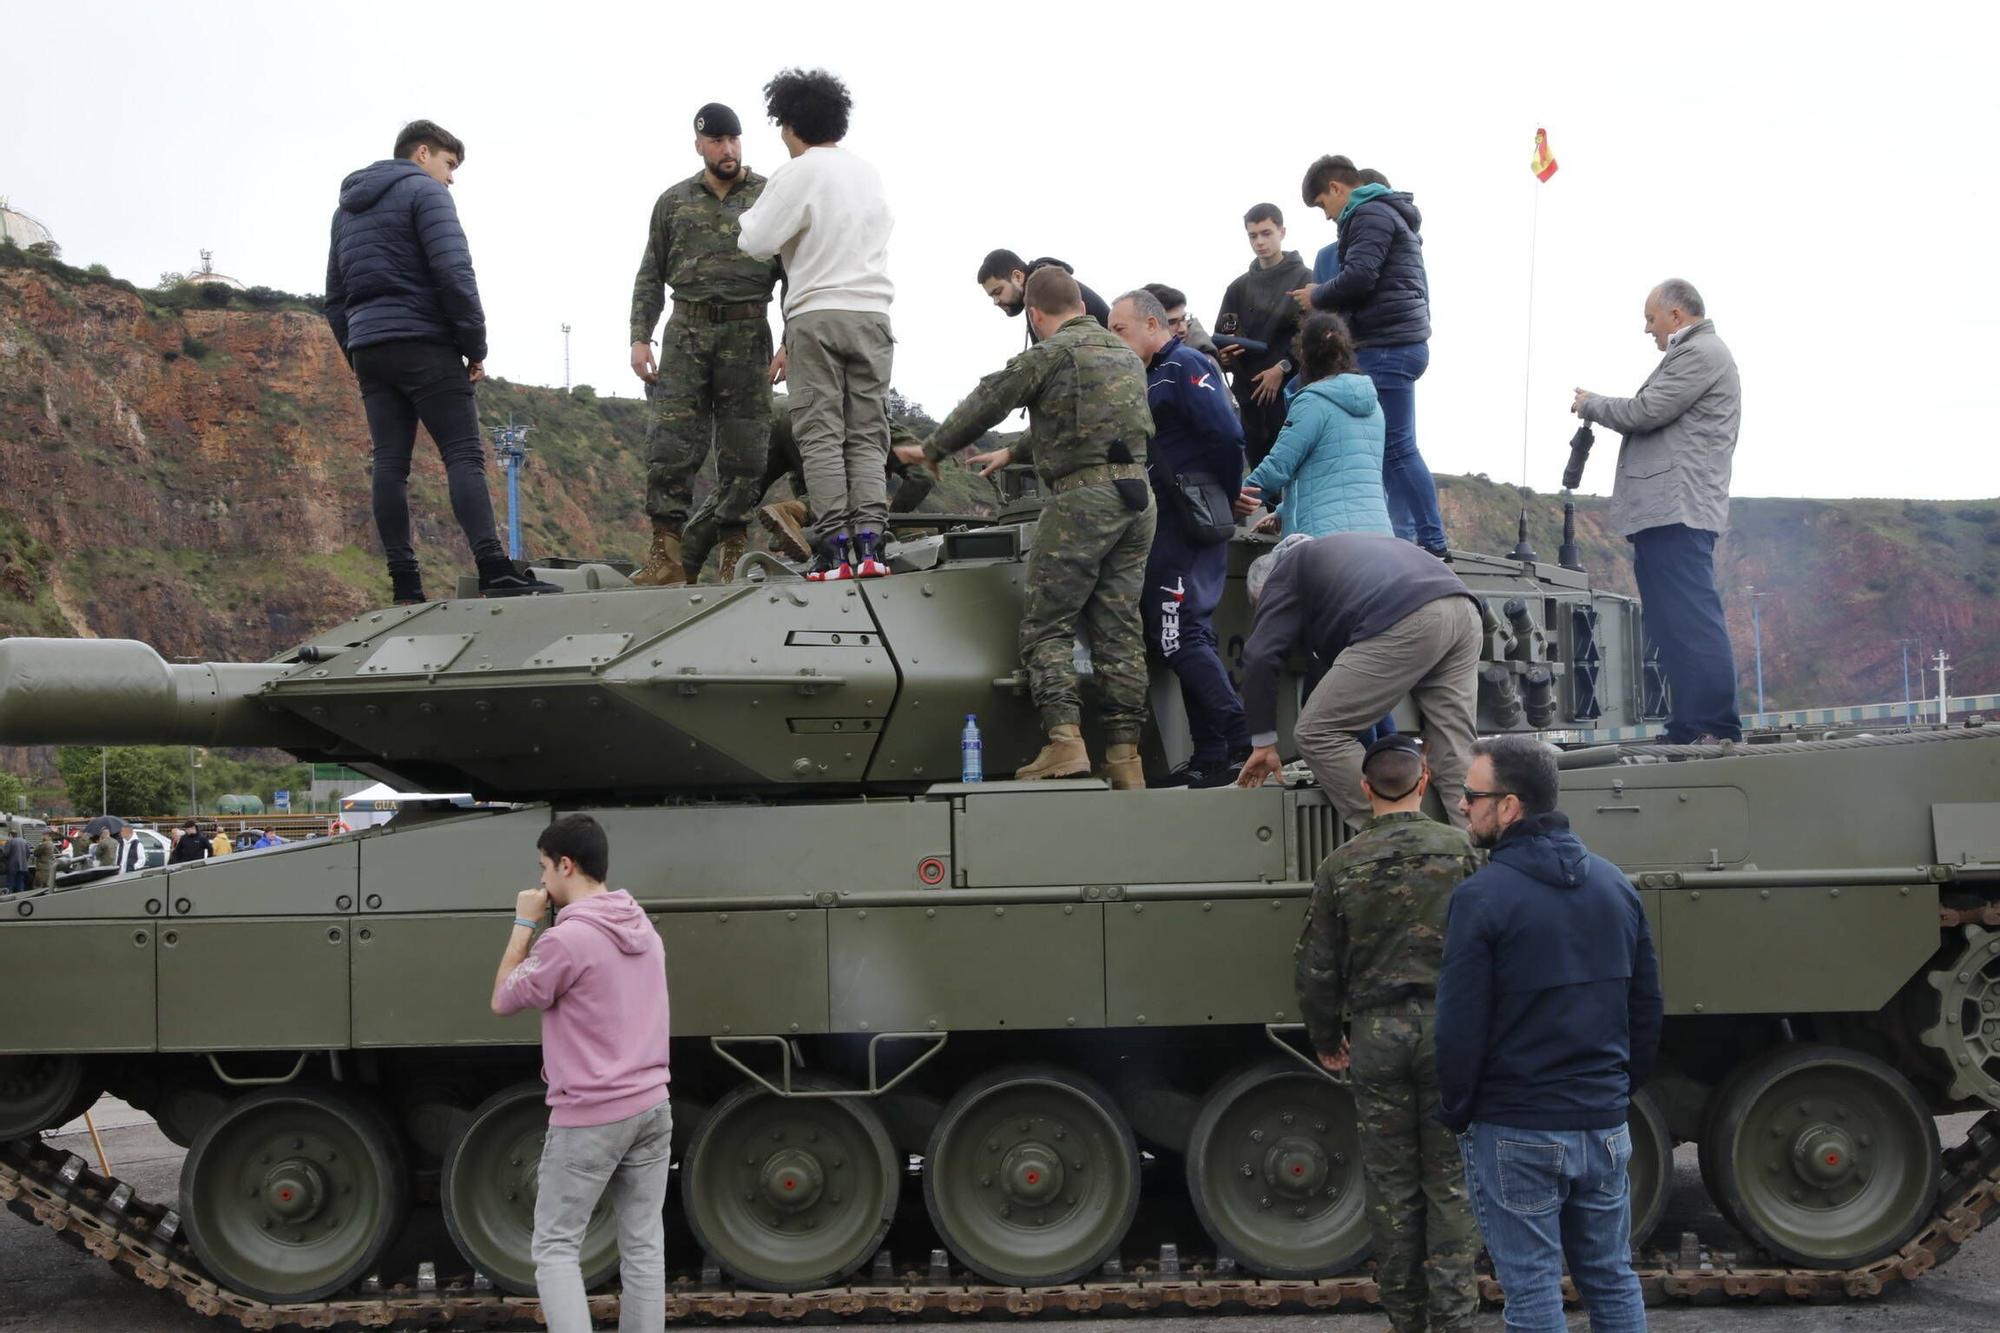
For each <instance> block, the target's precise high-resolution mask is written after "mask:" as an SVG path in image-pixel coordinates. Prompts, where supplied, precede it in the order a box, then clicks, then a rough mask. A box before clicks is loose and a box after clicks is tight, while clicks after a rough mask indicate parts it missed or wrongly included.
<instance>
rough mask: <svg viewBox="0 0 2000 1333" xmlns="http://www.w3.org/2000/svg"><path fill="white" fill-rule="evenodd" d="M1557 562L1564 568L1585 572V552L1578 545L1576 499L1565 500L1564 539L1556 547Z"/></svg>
mask: <svg viewBox="0 0 2000 1333" xmlns="http://www.w3.org/2000/svg"><path fill="white" fill-rule="evenodd" d="M1556 563H1557V564H1559V565H1561V566H1562V567H1563V568H1564V569H1573V570H1575V571H1576V572H1577V573H1579V574H1581V573H1582V572H1583V552H1582V551H1580V550H1578V549H1577V545H1576V501H1574V500H1570V499H1567V498H1565V499H1564V500H1563V539H1562V545H1561V546H1559V547H1557V548H1556Z"/></svg>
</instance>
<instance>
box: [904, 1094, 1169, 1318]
mask: <svg viewBox="0 0 2000 1333" xmlns="http://www.w3.org/2000/svg"><path fill="white" fill-rule="evenodd" d="M924 1206H925V1207H926V1208H927V1209H928V1210H929V1212H930V1215H931V1222H932V1224H933V1225H934V1226H936V1228H937V1232H938V1235H939V1237H940V1238H941V1239H942V1240H943V1241H944V1243H945V1245H946V1247H947V1248H949V1249H950V1250H951V1252H952V1253H953V1254H954V1255H956V1256H957V1257H958V1259H959V1260H960V1262H962V1263H964V1264H965V1266H966V1267H968V1268H970V1269H972V1270H973V1271H975V1272H977V1273H979V1274H980V1275H981V1276H983V1277H986V1278H989V1279H991V1280H992V1281H994V1282H1001V1283H1006V1284H1008V1285H1016V1286H1042V1285H1055V1284H1060V1283H1064V1282H1072V1281H1075V1280H1076V1279H1077V1278H1079V1277H1081V1276H1083V1275H1084V1274H1085V1273H1088V1272H1090V1271H1091V1270H1092V1269H1094V1268H1096V1267H1098V1266H1099V1265H1101V1264H1102V1263H1103V1262H1104V1261H1105V1260H1106V1259H1109V1258H1110V1257H1111V1256H1112V1255H1113V1254H1115V1253H1117V1251H1118V1246H1119V1243H1120V1242H1121V1241H1123V1240H1124V1239H1125V1233H1126V1231H1127V1230H1128V1229H1130V1227H1131V1225H1132V1218H1133V1215H1134V1214H1135V1213H1136V1212H1137V1211H1138V1207H1139V1149H1138V1145H1137V1144H1136V1143H1134V1142H1133V1139H1132V1128H1131V1126H1129V1125H1127V1124H1126V1123H1125V1118H1124V1117H1123V1116H1122V1115H1120V1114H1119V1113H1118V1109H1117V1107H1116V1105H1115V1104H1114V1103H1113V1102H1112V1100H1111V1098H1110V1096H1109V1095H1108V1094H1106V1093H1105V1091H1104V1089H1102V1088H1100V1087H1098V1086H1097V1084H1095V1083H1093V1082H1091V1081H1090V1080H1089V1079H1086V1078H1083V1077H1081V1076H1080V1075H1077V1074H1072V1073H1069V1072H1068V1071H1066V1070H1062V1069H1057V1068H1054V1067H1052V1066H1048V1065H1017V1066H1014V1067H1012V1068H1007V1069H998V1070H995V1071H993V1072H992V1073H990V1074H987V1075H985V1076H984V1077H981V1078H978V1079H975V1080H974V1081H973V1082H971V1083H969V1084H967V1085H966V1086H965V1087H963V1088H961V1089H959V1091H958V1095H957V1096H955V1097H953V1098H952V1099H951V1101H950V1102H949V1103H947V1104H946V1106H945V1108H944V1111H943V1112H942V1113H941V1114H940V1115H939V1116H938V1121H937V1126H936V1128H935V1129H933V1130H932V1132H931V1140H930V1146H929V1147H928V1149H926V1151H925V1153H924Z"/></svg>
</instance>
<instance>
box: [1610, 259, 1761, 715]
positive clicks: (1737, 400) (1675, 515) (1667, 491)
mask: <svg viewBox="0 0 2000 1333" xmlns="http://www.w3.org/2000/svg"><path fill="white" fill-rule="evenodd" d="M1646 332H1647V333H1649V334H1651V335H1652V338H1653V342H1654V344H1655V345H1656V346H1658V347H1659V349H1660V350H1661V351H1662V352H1665V353H1666V355H1665V356H1663V357H1661V358H1660V364H1659V365H1658V366H1656V367H1654V369H1653V373H1652V374H1651V375H1648V376H1647V377H1646V382H1645V383H1644V384H1642V385H1640V386H1639V392H1638V393H1637V394H1635V395H1634V396H1632V397H1630V398H1607V397H1605V396H1604V395H1602V394H1596V393H1592V392H1590V390H1588V389H1578V390H1577V391H1576V400H1575V401H1574V402H1573V403H1571V404H1570V410H1571V411H1572V412H1574V413H1576V414H1577V415H1578V416H1580V417H1582V418H1583V419H1584V420H1585V421H1594V422H1597V423H1599V424H1601V425H1604V426H1607V427H1609V428H1610V429H1612V430H1615V431H1617V432H1618V433H1619V434H1620V435H1622V436H1624V437H1625V441H1624V443H1623V444H1622V445H1620V446H1619V449H1618V476H1617V479H1616V480H1615V481H1614V482H1613V484H1612V488H1611V522H1612V524H1613V526H1614V527H1616V528H1617V530H1618V531H1619V532H1621V533H1623V534H1624V536H1625V540H1627V541H1629V542H1631V543H1632V569H1633V574H1634V576H1635V577H1636V578H1637V579H1638V582H1639V599H1640V601H1641V602H1642V603H1643V604H1644V605H1645V612H1646V636H1647V638H1648V639H1650V640H1651V641H1652V642H1653V643H1655V644H1658V645H1659V649H1660V666H1661V668H1662V669H1663V670H1664V671H1665V672H1666V677H1667V683H1668V684H1669V685H1670V686H1671V687H1672V689H1673V704H1672V713H1671V715H1670V716H1669V718H1668V720H1667V735H1666V738H1667V740H1669V741H1671V742H1673V743H1675V744H1678V745H1686V744H1690V743H1695V742H1705V741H1717V740H1730V741H1734V740H1741V739H1742V738H1743V732H1742V727H1741V724H1740V722H1739V720H1738V716H1737V712H1736V660H1735V657H1734V656H1733V655H1732V654H1731V652H1730V648H1729V629H1728V626H1726V625H1725V624H1724V623H1723V619H1722V599H1721V598H1720V597H1719V596H1717V595H1716V591H1715V539H1716V538H1717V537H1718V536H1720V535H1721V534H1722V532H1723V531H1724V530H1725V528H1726V527H1727V526H1728V523H1729V465H1730V460H1731V458H1732V457H1733V456H1734V454H1735V452H1736V435H1737V431H1738V428H1739V427H1740V425H1741V423H1742V415H1743V389H1742V383H1741V381H1740V380H1739V379H1738V378H1737V374H1736V358H1735V357H1733V356H1731V355H1730V354H1729V348H1728V347H1727V346H1725V345H1724V344H1723V341H1722V339H1721V338H1719V337H1717V336H1716V333H1715V323H1714V321H1713V320H1710V319H1708V318H1707V317H1706V315H1705V314H1704V307H1703V305H1702V300H1701V293H1699V292H1697V291H1696V290H1695V289H1694V286H1693V284H1691V283H1688V282H1686V281H1683V280H1682V279H1680V278H1669V279H1667V280H1666V281H1665V282H1663V283H1661V284H1660V285H1659V286H1657V287H1655V288H1654V289H1653V290H1652V291H1651V292H1650V293H1648V294H1647V297H1646Z"/></svg>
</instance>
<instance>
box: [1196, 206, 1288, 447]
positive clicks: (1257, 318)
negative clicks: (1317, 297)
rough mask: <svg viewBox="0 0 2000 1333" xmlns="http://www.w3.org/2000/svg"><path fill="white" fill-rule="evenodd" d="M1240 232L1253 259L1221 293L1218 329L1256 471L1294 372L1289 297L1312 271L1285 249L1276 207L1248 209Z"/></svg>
mask: <svg viewBox="0 0 2000 1333" xmlns="http://www.w3.org/2000/svg"><path fill="white" fill-rule="evenodd" d="M1243 233H1244V235H1245V236H1246V237H1248V238H1249V241H1250V252H1251V253H1252V254H1253V255H1255V256H1256V258H1254V259H1252V260H1251V261H1250V268H1249V270H1248V271H1247V272H1245V273H1244V274H1243V276H1241V277H1239V278H1238V279H1236V281H1234V282H1232V283H1230V284H1229V289H1228V290H1227V291H1225V292H1224V293H1223V294H1222V309H1221V310H1220V311H1219V312H1218V313H1217V315H1216V320H1215V332H1216V336H1217V338H1218V340H1219V341H1218V342H1217V346H1218V347H1219V348H1220V349H1221V357H1222V364H1223V365H1224V366H1225V367H1227V368H1228V370H1229V372H1230V388H1231V389H1232V390H1233V391H1234V392H1235V394H1236V406H1237V408H1238V409H1239V411H1240V413H1241V415H1242V417H1243V448H1244V451H1245V452H1246V453H1247V454H1248V455H1249V458H1250V466H1252V467H1255V466H1257V464H1259V463H1261V462H1263V461H1264V455H1265V454H1267V453H1269V452H1271V441H1273V440H1275V439H1277V438H1278V432H1279V431H1280V430H1282V429H1284V425H1285V407H1286V403H1285V394H1284V387H1285V380H1286V379H1287V378H1288V377H1289V376H1290V375H1291V373H1292V371H1293V370H1294V369H1296V367H1295V366H1294V365H1293V364H1292V339H1293V338H1294V337H1296V336H1297V335H1298V331H1299V311H1298V307H1297V306H1296V305H1294V304H1293V302H1292V297H1291V292H1292V289H1293V288H1295V287H1298V286H1300V285H1301V284H1304V283H1310V282H1311V281H1312V270H1311V269H1309V268H1307V267H1306V262H1305V260H1303V259H1301V258H1299V252H1298V251H1296V250H1287V249H1285V215H1284V214H1283V213H1282V212H1280V211H1279V209H1278V206H1277V205H1276V204H1256V205H1253V206H1252V207H1251V209H1250V211H1249V212H1248V213H1245V214H1244V215H1243ZM1232 336H1233V337H1237V338H1247V339H1249V340H1250V341H1252V342H1257V343H1262V344H1263V349H1262V350H1261V351H1253V350H1251V349H1249V348H1246V347H1242V346H1238V345H1234V344H1231V343H1230V342H1229V341H1228V340H1229V338H1230V337H1232Z"/></svg>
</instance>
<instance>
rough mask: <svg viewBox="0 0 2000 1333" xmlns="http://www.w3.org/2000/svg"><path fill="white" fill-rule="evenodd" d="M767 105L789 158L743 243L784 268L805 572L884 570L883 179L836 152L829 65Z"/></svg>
mask: <svg viewBox="0 0 2000 1333" xmlns="http://www.w3.org/2000/svg"><path fill="white" fill-rule="evenodd" d="M764 105H765V109H766V111H767V112H768V113H769V115H770V117H771V119H772V120H773V121H776V122H777V125H778V132H779V134H780V136H781V137H782V138H783V139H784V141H785V149H786V151H788V152H789V153H791V155H792V158H791V161H789V162H785V163H782V164H780V165H779V167H778V169H777V170H776V171H773V172H772V173H771V179H770V180H769V181H767V182H766V183H765V185H764V193H763V194H762V195H760V196H759V197H758V199H757V202H756V203H754V204H752V205H751V206H750V207H749V208H748V209H746V210H745V211H744V213H743V216H742V219H741V221H740V223H739V230H738V232H737V236H736V243H737V245H738V246H740V247H741V248H742V250H743V252H744V253H745V254H747V255H749V256H751V257H752V258H753V259H769V258H771V257H772V256H773V255H776V256H779V257H780V258H782V259H783V261H784V267H785V374H786V376H787V378H788V380H789V382H790V385H791V390H790V393H789V394H788V396H787V401H788V402H789V403H790V404H791V409H792V431H793V433H794V434H795V435H796V436H797V438H798V443H799V457H800V459H801V460H802V461H803V462H804V464H805V474H806V491H807V496H806V499H807V502H808V503H809V504H810V505H811V506H812V515H813V531H814V536H815V538H816V539H817V542H818V545H819V551H818V558H817V559H816V560H815V561H814V565H813V568H812V569H811V570H809V571H808V572H807V574H806V577H807V578H809V579H813V580H815V581H818V580H821V579H847V578H872V577H876V576H879V575H883V574H887V573H888V572H889V567H888V565H886V564H884V563H883V562H882V560H881V558H880V556H881V550H880V546H879V543H880V542H881V540H882V533H883V531H884V529H885V528H886V527H887V520H888V515H889V493H888V486H887V481H886V475H887V474H886V472H885V470H884V465H885V462H886V460H887V458H888V454H889V374H890V370H891V368H892V366H893V364H894V360H895V339H894V338H893V337H892V336H891V335H890V332H889V303H890V301H891V300H892V299H894V297H895V294H896V287H895V284H894V283H892V282H890V281H889V233H890V231H891V229H893V228H894V226H895V218H894V216H893V215H892V214H891V213H890V211H889V200H888V196H887V193H886V191H885V190H884V189H883V186H882V177H881V175H880V174H879V173H878V172H877V171H876V170H875V168H874V167H872V166H870V165H869V164H868V163H867V162H865V161H863V160H862V159H861V158H859V157H857V156H855V155H854V154H853V153H852V152H850V151H848V150H847V149H846V148H844V147H842V146H841V140H843V139H845V138H846V137H847V118H848V113H849V112H850V111H851V110H852V109H853V105H854V99H853V98H852V97H850V96H849V95H848V92H847V86H846V85H845V84H843V83H842V82H841V81H840V80H839V79H836V78H835V77H834V76H833V75H831V74H829V73H827V72H826V71H825V70H823V69H815V70H801V69H788V70H783V71H781V72H780V73H779V74H778V75H777V77H775V78H773V79H772V80H771V81H770V82H769V83H767V84H765V85H764Z"/></svg>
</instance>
